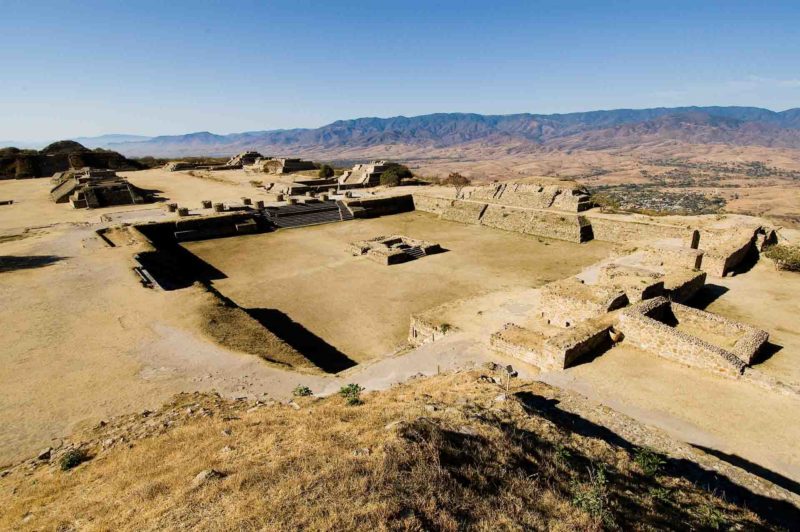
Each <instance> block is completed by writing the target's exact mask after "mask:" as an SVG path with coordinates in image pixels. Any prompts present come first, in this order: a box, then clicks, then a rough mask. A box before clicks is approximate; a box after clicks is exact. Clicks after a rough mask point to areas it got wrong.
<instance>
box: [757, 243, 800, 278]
mask: <svg viewBox="0 0 800 532" xmlns="http://www.w3.org/2000/svg"><path fill="white" fill-rule="evenodd" d="M764 255H766V256H767V257H768V258H770V259H772V260H773V261H775V266H776V267H777V268H778V269H781V270H788V271H791V272H800V246H787V245H784V244H776V245H774V246H770V247H769V248H768V249H767V251H766V252H764Z"/></svg>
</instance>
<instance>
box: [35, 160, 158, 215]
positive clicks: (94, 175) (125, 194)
mask: <svg viewBox="0 0 800 532" xmlns="http://www.w3.org/2000/svg"><path fill="white" fill-rule="evenodd" d="M50 183H51V185H52V187H51V189H50V197H51V198H52V200H53V201H54V202H56V203H67V202H69V204H70V205H71V206H72V208H73V209H86V208H88V209H95V208H98V207H107V206H110V205H130V204H139V203H147V202H149V201H151V200H152V198H151V197H150V195H149V194H148V193H147V192H146V191H144V190H142V189H140V188H137V187H135V186H133V185H131V184H130V183H129V182H128V180H127V179H125V178H124V177H120V176H118V175H117V174H116V172H114V171H113V170H107V169H97V168H81V169H80V170H68V171H66V172H58V173H56V174H55V175H53V177H52V178H51V179H50Z"/></svg>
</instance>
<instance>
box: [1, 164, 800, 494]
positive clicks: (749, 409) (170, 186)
mask: <svg viewBox="0 0 800 532" xmlns="http://www.w3.org/2000/svg"><path fill="white" fill-rule="evenodd" d="M587 157H588V155H587ZM603 157H610V155H608V154H606V155H603ZM776 157H777V155H776ZM501 162H502V161H501ZM531 164H533V163H531ZM531 167H533V166H531ZM520 171H523V170H520ZM126 175H127V176H128V177H129V178H130V179H131V181H132V182H133V183H134V184H135V185H137V186H139V187H143V188H149V189H156V190H159V191H160V193H159V194H160V196H161V197H162V198H163V199H164V200H167V199H168V200H170V201H175V202H178V203H179V204H180V205H186V206H190V207H192V208H196V207H199V205H200V201H201V200H206V199H208V200H212V201H236V200H239V198H241V197H242V196H247V197H251V198H253V199H254V200H257V199H259V197H264V198H266V197H267V196H266V195H265V194H263V193H262V192H260V191H259V190H258V189H255V188H253V186H252V185H251V184H250V183H249V181H251V180H252V179H253V178H252V176H250V175H248V174H246V173H245V172H242V171H232V172H219V173H215V174H214V175H212V176H211V178H209V177H208V176H200V177H195V176H191V175H188V174H187V173H184V172H164V171H161V170H150V171H144V172H135V173H127V174H126ZM48 189H49V183H48V182H47V180H46V179H38V180H27V181H0V200H2V199H13V200H14V202H15V203H14V204H13V205H10V206H0V260H2V261H3V262H2V268H0V301H3V305H2V306H0V323H2V324H3V325H4V326H3V327H2V328H0V361H1V362H2V365H1V366H0V424H2V426H3V427H4V438H2V440H1V441H0V464H3V463H10V462H13V461H16V460H19V459H21V458H24V457H27V456H30V455H31V454H33V453H35V452H36V451H37V450H39V449H40V448H42V447H46V446H48V445H50V444H51V440H52V439H59V438H61V437H63V436H64V435H66V434H68V433H69V432H71V431H72V430H73V429H74V428H76V427H83V426H89V425H93V424H96V423H97V422H98V421H99V420H101V419H105V418H107V417H108V416H112V415H115V414H121V413H125V412H136V411H141V410H143V409H145V408H150V409H152V408H154V407H155V406H156V405H158V404H160V403H163V402H164V401H165V400H166V399H167V398H169V397H170V396H171V395H173V394H174V393H175V392H178V391H192V390H201V391H207V390H212V389H216V390H219V391H220V392H221V393H223V394H225V395H226V396H229V397H236V396H240V395H241V396H249V397H256V396H261V394H265V393H266V394H269V395H271V396H273V397H275V398H279V399H285V398H288V397H289V396H290V394H291V390H292V389H293V388H294V387H295V386H297V385H298V384H304V385H307V386H309V387H311V388H312V389H313V390H314V391H315V392H318V393H331V392H334V391H336V390H337V389H338V387H339V386H341V385H342V384H346V383H348V382H358V383H361V384H362V385H364V386H366V387H367V388H371V389H377V388H385V387H388V386H391V385H392V384H394V383H397V382H401V381H404V380H406V379H407V378H408V377H410V376H412V375H414V374H416V373H425V374H433V373H436V372H437V371H439V370H443V369H447V368H458V367H464V366H470V365H473V364H475V363H480V362H484V361H486V360H489V359H492V360H498V361H501V362H503V363H506V364H513V365H514V367H515V368H517V369H519V370H520V373H521V375H522V376H524V377H536V376H537V375H538V374H539V372H538V370H536V368H534V367H530V366H525V365H524V364H521V363H519V362H518V361H515V360H508V359H504V358H503V357H501V356H498V355H496V354H494V353H492V352H491V351H490V350H489V348H488V345H487V344H486V342H485V338H486V337H487V336H488V334H487V331H489V332H491V331H492V330H496V328H499V327H501V326H502V325H503V323H505V322H506V321H507V320H509V319H511V318H514V317H515V316H520V315H524V314H525V313H526V312H529V311H530V310H531V309H532V307H533V305H534V303H535V297H532V292H531V291H532V290H534V289H535V287H537V286H540V285H541V284H543V283H544V282H546V281H549V280H555V279H558V278H562V277H565V276H568V275H572V274H575V273H577V272H579V271H581V270H582V269H584V268H586V267H587V266H589V265H590V264H592V263H594V262H597V261H598V260H602V259H604V258H606V257H607V256H609V255H610V254H613V253H615V252H616V249H615V248H614V247H613V246H610V245H607V244H603V243H600V242H590V243H588V244H581V245H578V244H569V243H564V242H559V241H554V240H547V239H537V238H534V237H524V236H521V235H516V234H510V233H505V232H501V231H495V230H492V229H488V228H484V227H473V226H467V225H460V224H456V223H450V222H443V221H439V220H437V219H436V218H434V217H432V216H431V215H428V214H425V213H420V212H413V213H408V214H402V215H394V216H386V217H382V218H377V219H372V220H359V221H352V222H346V223H340V224H332V225H325V226H318V227H311V228H302V229H291V230H280V231H277V232H274V233H269V234H259V235H252V236H244V237H238V238H230V239H220V240H212V241H204V242H197V243H192V244H186V247H187V249H190V250H191V251H193V252H195V253H196V254H197V255H198V256H200V257H201V258H203V259H205V260H206V261H208V262H209V263H211V264H212V265H214V266H216V267H217V268H218V269H219V270H221V271H222V272H224V274H225V275H226V276H227V278H225V279H221V280H218V281H215V282H214V285H215V287H216V288H218V289H219V290H220V291H221V292H222V293H223V294H225V295H226V296H228V297H230V298H232V299H233V300H234V301H235V302H236V303H238V304H239V305H240V306H241V307H243V308H247V309H276V310H277V311H280V312H281V313H283V314H285V315H286V316H287V317H288V318H289V319H291V320H294V321H295V322H296V323H298V324H300V325H301V326H302V327H304V328H305V329H307V330H308V331H310V332H312V333H313V334H315V335H316V336H317V337H319V338H320V339H321V340H322V341H324V342H326V343H327V344H329V345H331V346H333V348H335V349H336V350H338V351H340V352H341V353H343V354H344V355H346V356H348V357H350V358H351V359H352V360H354V361H356V362H358V363H359V364H358V365H357V366H355V367H353V368H351V369H349V370H347V371H345V372H343V373H341V374H338V375H335V376H332V375H324V374H321V373H320V372H316V373H314V372H309V371H303V372H297V371H292V370H288V369H286V368H280V367H277V366H275V365H270V364H268V363H266V362H265V361H263V360H262V359H260V358H258V357H256V356H254V355H251V354H246V353H241V352H235V351H232V350H230V349H227V348H224V347H222V346H220V345H219V344H217V343H215V342H214V341H213V340H212V339H210V338H208V337H207V336H204V334H203V332H202V330H201V329H200V328H199V327H198V325H197V312H198V309H199V307H200V305H202V304H203V300H204V299H203V293H202V291H201V290H200V289H196V288H187V289H183V290H176V291H171V292H164V291H154V290H149V289H145V288H143V287H142V286H141V284H140V282H139V279H138V277H137V276H136V275H135V274H134V273H133V272H132V266H133V264H134V263H133V261H132V256H133V254H134V253H135V252H136V251H137V250H138V249H139V246H140V244H139V243H138V242H137V241H136V240H135V239H129V238H128V237H127V236H126V232H125V231H124V230H116V231H115V232H114V233H112V238H113V240H114V241H115V242H116V243H117V244H118V246H117V247H113V248H111V247H107V246H106V245H104V244H103V242H102V241H101V240H100V239H99V238H98V237H97V235H96V234H95V230H96V229H99V228H103V227H107V226H117V225H119V224H121V223H133V222H137V221H143V220H164V219H167V216H168V215H167V214H166V213H165V212H164V210H163V209H162V208H161V207H160V206H159V205H158V204H155V205H143V206H127V207H115V208H107V209H100V210H93V211H81V210H72V209H70V208H69V206H66V205H55V204H53V203H51V202H50V200H49V198H48V196H47V191H48ZM763 201H767V200H766V199H764V200H763ZM788 201H789V200H787V202H788ZM786 205H788V203H787V204H786ZM790 210H791V209H790V208H789V207H787V208H786V212H789V211H790ZM101 215H102V216H103V217H104V218H106V220H105V221H103V220H101ZM712 219H715V218H714V217H709V220H712ZM109 220H110V221H109ZM725 220H726V219H724V218H723V219H722V221H721V222H720V223H729V224H730V225H731V226H735V225H736V224H737V223H738V222H737V218H735V217H731V218H729V219H727V220H729V222H725ZM718 221H719V220H718ZM393 233H399V234H403V235H406V236H410V237H412V238H420V239H424V240H429V241H434V242H439V243H441V244H442V246H443V247H444V248H446V249H447V250H448V251H447V252H445V253H442V254H439V255H434V256H430V257H425V258H423V259H420V260H417V261H413V262H410V263H407V264H403V265H399V266H392V267H386V266H380V265H378V264H376V263H373V262H370V261H368V260H366V259H365V258H362V257H353V256H351V255H349V254H348V253H347V250H346V246H347V244H348V243H349V242H352V241H355V240H360V239H364V238H371V237H374V236H379V235H387V234H393ZM709 283H710V284H711V285H714V286H712V287H710V288H709V289H708V290H710V294H711V296H712V297H708V298H707V300H712V299H713V301H706V303H708V305H707V309H708V310H710V311H713V312H718V313H720V314H723V315H725V316H729V317H732V318H734V319H737V320H740V321H743V322H745V323H749V324H752V325H755V326H757V327H761V328H763V329H764V330H766V331H768V332H769V333H770V336H771V340H772V342H773V344H774V346H772V347H771V349H770V351H771V353H772V356H771V357H770V358H768V359H767V360H765V361H764V362H762V363H761V364H759V365H758V366H757V367H758V368H759V369H761V370H762V371H764V372H765V373H768V374H769V375H771V376H774V377H776V378H779V379H784V380H787V381H791V382H800V369H798V368H800V364H799V363H800V325H799V324H798V320H797V316H798V315H800V307H798V301H800V276H798V275H797V274H791V273H785V272H777V271H775V270H774V268H773V267H772V265H771V263H770V262H769V261H767V260H766V259H762V260H761V261H760V262H759V263H758V264H756V266H755V267H754V268H752V270H750V271H748V272H745V273H742V274H740V275H737V276H735V277H730V278H724V279H709ZM725 288H727V289H728V290H727V291H724V289H725ZM716 295H718V297H717V298H716V299H714V296H716ZM453 300H458V301H459V302H460V303H454V305H453V308H451V309H450V310H448V312H452V313H453V315H454V316H458V315H461V316H462V318H461V319H460V321H461V322H463V323H464V324H465V325H464V328H463V329H462V330H460V331H457V332H456V333H455V334H453V335H452V336H450V337H448V338H446V339H445V340H442V341H441V342H435V343H433V344H429V345H425V346H422V347H420V348H418V349H413V350H408V349H406V347H407V346H405V340H404V339H405V336H406V334H407V331H408V325H409V314H410V313H412V312H418V311H424V310H427V309H430V308H432V307H436V306H438V305H441V304H444V303H448V302H452V301H453ZM704 305H705V303H704ZM467 314H469V319H463V317H464V316H466V315H467ZM539 378H541V379H543V380H546V381H547V382H550V383H553V384H557V385H559V386H564V387H566V388H572V389H575V390H578V391H579V392H580V393H583V394H585V395H587V396H588V397H590V398H591V399H593V400H596V401H598V402H602V403H604V404H606V405H608V406H611V407H612V408H615V409H619V410H621V411H623V412H625V413H627V414H629V415H631V416H632V417H635V418H638V419H640V420H643V421H645V422H646V423H649V424H652V425H655V426H658V427H660V428H662V429H664V430H667V431H668V432H669V433H670V434H671V435H672V436H673V437H675V438H677V439H679V440H683V441H688V442H691V443H695V444H697V445H701V446H703V447H708V448H711V449H713V450H714V452H717V453H724V455H726V456H727V457H728V459H729V460H730V461H737V460H738V461H739V463H740V464H744V465H743V467H750V468H751V469H754V470H755V469H757V468H758V467H760V468H762V469H764V470H767V471H769V472H772V474H773V475H779V476H780V477H782V479H783V480H781V482H784V483H786V482H787V480H789V479H791V482H800V452H798V450H797V446H796V441H797V439H798V436H800V432H798V429H797V427H796V424H791V423H788V422H787V420H792V419H796V418H797V417H798V415H799V414H800V400H799V399H797V398H796V397H791V396H784V395H777V394H772V393H770V392H768V391H765V390H763V389H761V388H756V387H754V386H753V385H751V384H748V383H744V382H737V381H733V380H725V379H722V378H717V377H713V376H710V375H706V374H705V373H703V372H702V371H700V370H695V369H690V368H685V367H682V366H680V365H677V364H674V363H672V362H667V361H664V360H661V359H659V358H657V357H654V356H652V355H646V354H644V353H641V352H638V351H636V350H635V349H632V348H629V347H626V346H625V345H624V344H623V345H622V346H620V347H617V348H614V349H612V350H610V351H608V352H606V353H605V354H603V355H602V356H600V357H598V358H596V359H595V360H592V361H587V362H586V363H584V364H581V365H579V366H576V367H574V368H571V369H569V370H566V371H565V372H560V373H548V374H542V375H541V376H540V377H539ZM754 464H755V465H754ZM762 473H763V471H762Z"/></svg>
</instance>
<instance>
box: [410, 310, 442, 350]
mask: <svg viewBox="0 0 800 532" xmlns="http://www.w3.org/2000/svg"><path fill="white" fill-rule="evenodd" d="M452 331H453V327H452V326H450V325H449V324H447V323H434V322H432V321H431V320H430V318H429V317H427V316H423V315H420V314H412V315H411V323H410V325H409V329H408V343H409V344H411V345H413V346H420V345H423V344H429V343H431V342H434V341H436V340H439V339H440V338H442V337H444V336H446V335H447V334H449V333H451V332H452Z"/></svg>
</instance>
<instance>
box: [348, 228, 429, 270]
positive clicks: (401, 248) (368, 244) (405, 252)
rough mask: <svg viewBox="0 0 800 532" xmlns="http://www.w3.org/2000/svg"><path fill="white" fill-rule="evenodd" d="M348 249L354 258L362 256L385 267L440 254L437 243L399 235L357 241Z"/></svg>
mask: <svg viewBox="0 0 800 532" xmlns="http://www.w3.org/2000/svg"><path fill="white" fill-rule="evenodd" d="M349 249H350V252H351V253H352V254H353V255H354V256H362V255H364V256H366V257H367V258H368V259H370V260H371V261H373V262H377V263H378V264H384V265H386V266H388V265H390V264H400V263H402V262H408V261H410V260H415V259H419V258H422V257H425V256H428V255H433V254H435V253H441V252H442V247H441V246H440V245H439V244H437V243H434V242H426V241H424V240H417V239H414V238H408V237H407V236H401V235H392V236H379V237H376V238H372V239H369V240H359V241H358V242H353V243H351V244H350V248H349Z"/></svg>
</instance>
